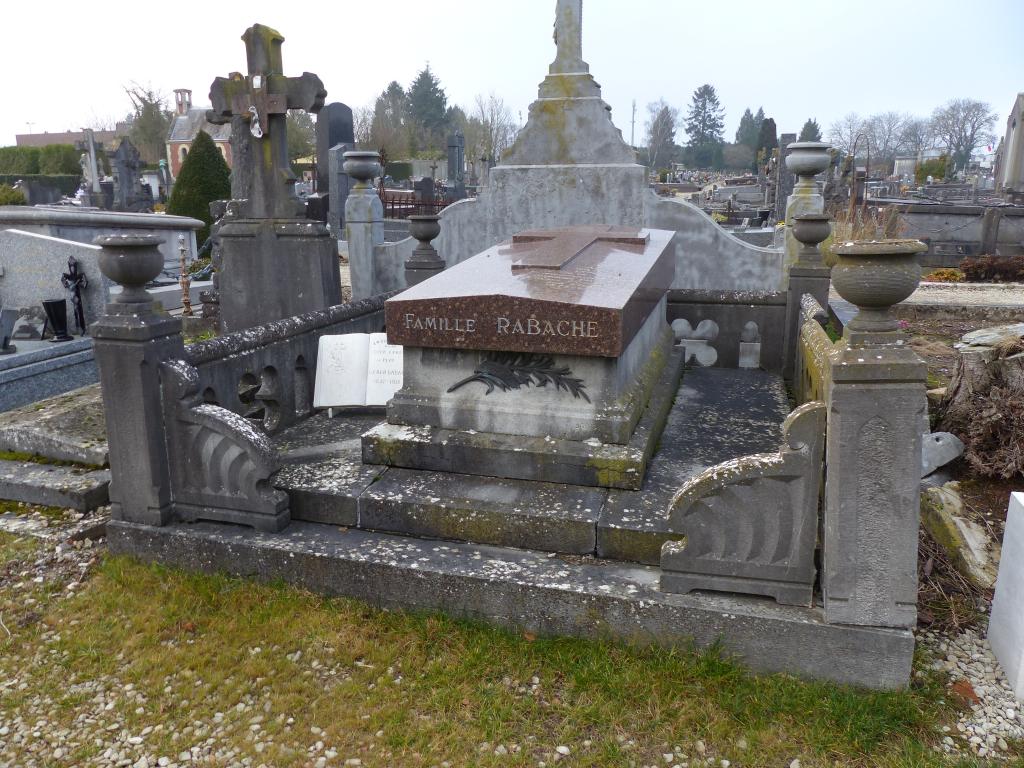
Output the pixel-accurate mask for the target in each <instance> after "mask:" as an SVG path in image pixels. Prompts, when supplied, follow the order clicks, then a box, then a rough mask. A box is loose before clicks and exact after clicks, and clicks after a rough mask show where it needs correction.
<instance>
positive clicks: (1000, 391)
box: [941, 323, 1024, 479]
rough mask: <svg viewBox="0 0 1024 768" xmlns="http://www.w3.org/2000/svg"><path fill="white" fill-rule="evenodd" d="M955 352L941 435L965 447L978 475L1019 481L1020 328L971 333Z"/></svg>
mask: <svg viewBox="0 0 1024 768" xmlns="http://www.w3.org/2000/svg"><path fill="white" fill-rule="evenodd" d="M958 346H959V349H960V358H959V359H958V360H957V363H956V368H955V370H954V371H953V378H952V379H951V380H950V383H949V386H948V387H947V388H946V396H945V398H944V399H943V401H942V405H941V409H942V421H941V427H942V429H944V430H947V431H949V432H952V433H953V434H955V435H956V436H957V437H959V438H960V439H961V440H963V441H964V443H965V444H966V446H967V450H966V451H965V453H964V456H965V458H966V459H967V461H968V462H969V463H970V465H971V467H972V468H973V469H974V470H975V471H976V472H977V473H978V474H980V475H983V476H985V477H1002V478H1004V479H1010V478H1011V477H1014V476H1016V475H1024V323H1017V324H1015V325H1003V326H998V327H995V328H983V329H981V330H978V331H973V332H972V333H968V334H966V335H965V336H964V337H963V338H962V339H961V344H960V345H958Z"/></svg>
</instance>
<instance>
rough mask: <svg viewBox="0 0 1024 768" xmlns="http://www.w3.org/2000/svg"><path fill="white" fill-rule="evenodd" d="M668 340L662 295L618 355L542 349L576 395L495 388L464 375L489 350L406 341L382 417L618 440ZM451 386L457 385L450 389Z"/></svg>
mask: <svg viewBox="0 0 1024 768" xmlns="http://www.w3.org/2000/svg"><path fill="white" fill-rule="evenodd" d="M538 327H539V326H538ZM672 341H673V337H672V331H671V329H670V328H669V327H668V324H667V323H666V322H665V303H664V300H662V301H661V302H659V303H658V304H657V305H656V306H655V308H654V310H653V311H652V312H651V313H650V315H649V316H648V318H647V320H646V321H645V322H644V324H643V326H642V327H641V329H640V331H639V332H638V333H637V334H636V336H635V337H633V340H632V341H631V342H630V343H629V346H628V347H626V349H625V350H624V351H623V353H622V354H621V355H620V356H619V357H616V358H608V357H591V356H584V355H567V354H556V355H550V356H548V357H550V358H551V365H550V366H549V368H550V369H551V370H555V369H561V370H562V371H566V369H567V372H566V373H564V377H565V378H566V379H568V378H572V379H578V380H580V382H581V383H582V385H583V389H582V390H580V393H579V396H574V395H573V393H572V392H570V391H567V390H566V389H564V388H563V389H559V388H558V387H557V386H556V385H555V384H554V383H551V382H549V383H547V384H546V385H545V386H543V387H538V386H535V385H524V386H521V387H520V388H518V389H509V390H507V391H502V389H501V388H500V386H498V385H496V384H495V383H494V382H490V383H489V382H487V381H486V380H479V379H478V380H474V381H466V380H467V379H468V378H470V377H472V376H473V375H474V371H479V370H482V368H481V365H482V363H484V362H485V361H486V358H487V356H488V353H486V352H481V351H479V350H459V349H435V348H428V347H406V348H405V355H404V357H405V370H404V381H403V386H402V389H400V390H399V391H398V392H397V393H395V396H394V397H393V398H392V400H391V401H390V402H389V403H388V421H389V422H390V423H391V424H394V425H403V426H413V427H438V428H441V429H448V430H474V431H477V432H488V433H498V434H502V435H525V436H530V437H540V438H552V439H562V440H579V441H586V440H590V439H594V438H596V439H597V440H598V441H600V442H601V443H617V444H619V445H625V444H626V443H628V442H629V440H630V437H631V435H632V434H633V428H634V427H635V426H636V423H637V421H638V420H639V419H640V415H641V414H642V413H643V410H644V408H645V407H646V405H647V401H648V400H649V398H650V395H651V389H652V388H653V386H654V383H655V381H657V379H658V377H659V375H660V373H661V370H662V368H663V367H664V365H665V361H666V360H667V359H668V356H669V355H670V353H671V351H672ZM541 357H543V356H530V355H523V356H522V357H521V360H520V361H521V362H522V363H523V364H524V365H526V364H531V363H539V361H540V359H541ZM524 370H525V369H524ZM463 381H466V383H462V382H463ZM453 386H456V387H457V388H456V389H455V390H454V391H450V390H451V389H452V387H453Z"/></svg>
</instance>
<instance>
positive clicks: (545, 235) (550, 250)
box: [512, 226, 650, 272]
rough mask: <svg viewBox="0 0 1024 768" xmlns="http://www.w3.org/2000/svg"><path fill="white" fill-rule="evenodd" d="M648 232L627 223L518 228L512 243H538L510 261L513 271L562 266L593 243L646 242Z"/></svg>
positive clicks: (622, 243) (642, 244)
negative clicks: (535, 246)
mask: <svg viewBox="0 0 1024 768" xmlns="http://www.w3.org/2000/svg"><path fill="white" fill-rule="evenodd" d="M649 239H650V236H649V235H647V234H646V233H643V234H641V232H640V230H638V229H629V228H626V227H611V226H598V227H562V228H559V229H537V230H530V231H528V232H520V233H519V234H517V235H513V236H512V243H513V245H519V244H522V243H539V245H538V246H537V248H535V249H534V250H532V251H530V252H529V253H524V254H523V257H522V258H521V259H519V260H518V261H516V262H513V264H512V271H513V272H519V271H522V270H525V269H561V268H562V267H564V266H565V265H566V264H568V263H569V262H570V261H572V260H573V259H575V258H576V257H577V256H579V255H580V254H581V253H583V252H584V251H585V250H587V248H589V247H590V246H592V245H593V244H594V243H619V244H621V245H639V246H644V245H647V242H648V240H649Z"/></svg>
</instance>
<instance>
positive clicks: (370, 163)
mask: <svg viewBox="0 0 1024 768" xmlns="http://www.w3.org/2000/svg"><path fill="white" fill-rule="evenodd" d="M342 157H344V158H345V161H344V163H342V168H343V170H344V171H345V173H347V174H348V175H349V176H351V177H352V178H353V179H355V180H356V184H355V186H356V187H357V188H360V189H365V188H366V187H368V186H370V184H371V183H372V182H373V180H374V179H375V178H377V177H378V176H380V174H381V170H382V169H381V165H380V152H374V151H372V150H357V151H353V152H346V153H345V154H344V155H342Z"/></svg>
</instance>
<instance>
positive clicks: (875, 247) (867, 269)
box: [832, 240, 928, 342]
mask: <svg viewBox="0 0 1024 768" xmlns="http://www.w3.org/2000/svg"><path fill="white" fill-rule="evenodd" d="M926 250H928V246H926V245H925V244H924V243H922V242H921V241H920V240H856V241H853V242H848V243H843V244H842V245H840V246H838V247H836V248H834V249H833V252H834V253H835V254H836V255H837V256H838V259H839V260H838V261H837V263H836V265H835V266H834V267H832V285H833V286H835V289H836V292H837V293H838V294H839V295H840V297H842V298H843V299H846V301H848V302H850V303H851V304H853V305H854V306H856V307H857V310H858V312H857V316H856V317H854V318H853V320H851V321H850V322H849V323H848V324H847V331H848V332H849V333H850V334H851V339H852V338H853V337H854V336H857V335H858V334H859V336H860V338H861V339H862V340H863V341H866V342H871V341H881V342H886V341H889V340H891V337H885V336H883V337H881V338H875V337H874V334H894V333H896V332H897V331H898V330H899V323H897V321H896V319H895V318H894V317H893V316H892V314H891V312H890V309H891V308H892V306H893V305H894V304H899V303H900V302H901V301H903V300H904V299H906V298H907V297H908V296H910V294H912V293H913V292H914V291H915V290H916V289H917V285H918V283H920V282H921V265H920V264H919V263H918V261H917V254H919V253H922V252H924V251H926Z"/></svg>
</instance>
